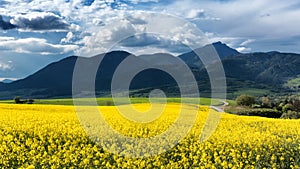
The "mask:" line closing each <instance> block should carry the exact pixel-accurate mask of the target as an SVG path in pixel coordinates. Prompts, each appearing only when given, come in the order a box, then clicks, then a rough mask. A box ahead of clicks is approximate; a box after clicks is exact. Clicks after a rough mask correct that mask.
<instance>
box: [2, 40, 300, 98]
mask: <svg viewBox="0 0 300 169" xmlns="http://www.w3.org/2000/svg"><path fill="white" fill-rule="evenodd" d="M212 48H213V49H214V50H215V52H216V53H217V54H218V56H219V57H220V59H221V62H222V64H223V67H224V71H225V75H226V81H227V93H228V96H229V98H233V97H235V96H236V95H238V94H240V93H243V92H246V93H250V94H253V95H265V94H269V93H278V92H292V89H289V88H285V87H284V86H285V84H286V83H287V82H288V81H290V80H292V79H295V78H298V77H299V75H300V66H299V65H300V55H299V54H293V53H280V52H265V53H264V52H257V53H247V54H242V53H239V52H238V51H236V50H235V49H232V48H230V47H228V46H227V45H226V44H224V43H221V42H216V43H213V44H210V45H206V46H204V47H202V48H198V49H195V50H193V51H191V52H188V53H184V54H182V55H179V56H173V55H171V54H167V53H156V54H150V55H140V56H135V55H133V54H131V53H128V52H125V51H112V52H108V53H104V54H100V55H96V56H94V57H91V58H85V57H78V56H70V57H67V58H65V59H62V60H60V61H58V62H54V63H51V64H49V65H47V66H46V67H44V68H42V69H41V70H39V71H37V72H36V73H34V74H32V75H30V76H28V77H26V78H24V79H20V80H17V81H13V82H11V83H2V82H0V96H1V98H0V99H11V98H13V97H14V96H21V97H24V98H54V97H56V98H58V97H71V96H72V80H73V72H74V67H75V64H76V61H79V60H80V61H81V63H82V64H83V67H82V68H83V70H89V69H90V68H91V67H92V66H94V65H95V63H97V62H99V60H102V62H101V63H100V65H99V66H98V67H97V73H96V78H95V83H94V84H95V91H88V92H95V93H96V94H97V95H98V96H109V95H110V94H111V93H110V90H111V82H112V78H113V75H114V73H115V71H116V70H118V67H119V66H120V65H122V64H123V63H124V62H125V61H127V60H130V62H128V63H127V64H126V66H125V67H124V68H123V69H120V71H119V72H121V73H120V77H121V78H124V79H123V80H124V83H125V81H126V78H127V77H128V75H129V74H134V73H135V72H139V73H138V74H136V75H135V76H134V78H133V79H132V81H131V82H130V85H129V89H130V91H131V94H132V95H133V96H147V94H148V93H149V91H151V90H152V89H154V88H159V89H161V90H163V91H164V92H165V93H166V95H167V96H178V95H179V93H180V92H179V87H178V84H177V82H176V80H175V79H174V78H173V77H172V76H171V75H170V74H168V73H166V72H164V71H163V70H169V71H173V72H177V73H179V74H180V72H181V71H182V72H184V70H185V68H186V65H187V66H188V67H189V69H190V70H191V72H192V73H193V75H194V78H195V79H196V81H197V84H198V86H199V91H200V95H202V96H208V97H209V93H210V81H209V77H208V73H207V71H206V70H207V65H204V64H203V63H202V61H201V60H200V59H199V57H198V55H201V57H206V58H210V57H211V56H210V55H211V54H213V52H210V51H211V49H212ZM214 64H216V63H210V66H213V65H214ZM143 67H148V68H149V69H146V70H142V71H140V70H141V68H143ZM85 76H86V75H84V74H82V75H80V76H79V77H80V78H81V79H82V81H80V83H82V86H84V85H85ZM182 76H183V77H184V76H186V74H184V73H182ZM121 82H122V80H121ZM188 83H189V82H187V84H186V85H189V84H188ZM117 85H119V87H124V85H123V86H122V83H120V84H117ZM125 88H126V86H125ZM84 92H87V91H83V93H84ZM79 94H80V93H79Z"/></svg>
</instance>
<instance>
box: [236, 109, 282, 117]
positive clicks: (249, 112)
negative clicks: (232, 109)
mask: <svg viewBox="0 0 300 169" xmlns="http://www.w3.org/2000/svg"><path fill="white" fill-rule="evenodd" d="M237 114H238V115H246V116H260V117H270V118H280V117H281V115H282V113H281V112H280V111H277V110H274V109H266V108H264V109H263V108H261V109H244V110H240V111H239V112H237Z"/></svg>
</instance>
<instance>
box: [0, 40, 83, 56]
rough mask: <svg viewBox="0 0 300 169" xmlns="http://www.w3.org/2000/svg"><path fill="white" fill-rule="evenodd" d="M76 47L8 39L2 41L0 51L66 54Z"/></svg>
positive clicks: (40, 41)
mask: <svg viewBox="0 0 300 169" xmlns="http://www.w3.org/2000/svg"><path fill="white" fill-rule="evenodd" d="M77 48H78V46H76V45H59V44H50V43H48V42H47V40H46V39H39V38H24V39H15V38H11V37H6V38H2V39H0V50H3V51H12V52H17V53H34V54H41V55H49V54H65V53H69V52H72V51H74V50H76V49H77Z"/></svg>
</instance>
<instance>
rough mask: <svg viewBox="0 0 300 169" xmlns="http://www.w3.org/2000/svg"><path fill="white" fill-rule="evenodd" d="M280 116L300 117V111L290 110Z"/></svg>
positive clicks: (288, 117) (287, 117)
mask: <svg viewBox="0 0 300 169" xmlns="http://www.w3.org/2000/svg"><path fill="white" fill-rule="evenodd" d="M280 118H283V119H299V118H300V112H296V111H291V110H289V111H288V112H287V113H283V114H282V116H281V117H280Z"/></svg>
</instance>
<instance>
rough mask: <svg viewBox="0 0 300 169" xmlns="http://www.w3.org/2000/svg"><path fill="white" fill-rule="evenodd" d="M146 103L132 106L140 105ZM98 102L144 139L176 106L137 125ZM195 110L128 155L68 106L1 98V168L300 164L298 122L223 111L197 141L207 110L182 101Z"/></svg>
mask: <svg viewBox="0 0 300 169" xmlns="http://www.w3.org/2000/svg"><path fill="white" fill-rule="evenodd" d="M155 105H157V106H160V104H155ZM150 106H151V105H150V104H148V103H139V104H135V105H134V107H135V108H136V109H138V110H140V111H146V110H148V109H149V108H150ZM121 107H122V108H124V109H127V108H128V107H129V105H123V106H121ZM98 108H99V110H101V113H102V115H103V117H104V118H105V119H106V121H107V123H108V124H109V125H110V126H111V127H112V128H114V129H115V130H116V131H118V132H120V133H121V134H124V135H126V136H130V137H134V138H148V137H151V136H155V135H157V134H160V133H162V132H164V131H165V130H167V129H168V127H169V126H170V125H171V124H172V123H173V122H174V121H175V120H176V118H177V115H178V110H179V109H180V104H176V103H169V104H167V105H166V107H165V110H164V112H163V114H162V115H161V116H160V117H159V118H158V119H156V120H154V121H153V122H149V123H142V124H141V123H136V122H131V121H128V120H126V119H124V118H123V117H122V116H121V115H120V114H119V113H118V111H117V109H116V107H114V106H100V107H98ZM195 109H196V110H197V111H198V115H197V119H196V121H195V123H194V125H193V127H192V129H191V130H190V132H189V133H188V135H187V136H186V137H185V138H184V139H183V140H181V142H180V143H179V144H177V145H176V146H175V147H173V148H172V149H170V150H169V151H167V152H165V153H162V154H160V155H157V156H153V157H149V158H129V157H126V156H118V155H116V154H112V153H109V152H108V151H106V150H105V149H103V147H101V146H100V145H98V144H97V143H95V142H93V141H92V140H91V139H89V137H88V136H87V135H86V133H85V132H84V130H83V128H82V127H81V125H80V123H79V120H78V118H77V116H76V112H75V110H74V107H73V106H62V105H16V104H0V143H1V144H0V168H120V167H123V168H264V167H265V168H300V165H299V164H300V120H283V119H267V118H260V117H245V116H235V115H231V114H226V113H223V114H222V118H221V121H220V123H219V125H218V128H217V130H216V131H215V132H214V133H213V135H212V136H211V137H210V138H209V139H208V140H207V141H205V142H201V141H200V140H199V136H200V133H201V130H202V128H203V126H204V123H205V119H206V117H207V116H208V113H209V111H210V109H209V108H208V107H206V106H200V107H197V106H195V105H183V106H182V110H183V111H184V112H185V113H187V114H189V112H190V111H192V110H195ZM210 113H212V114H214V113H217V112H210ZM181 125H186V124H184V123H182V124H181ZM157 144H161V143H159V142H158V143H157ZM107 146H110V147H113V146H118V145H113V144H112V145H107ZM125 146H128V147H130V145H125ZM125 154H126V152H125Z"/></svg>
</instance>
